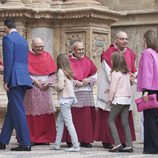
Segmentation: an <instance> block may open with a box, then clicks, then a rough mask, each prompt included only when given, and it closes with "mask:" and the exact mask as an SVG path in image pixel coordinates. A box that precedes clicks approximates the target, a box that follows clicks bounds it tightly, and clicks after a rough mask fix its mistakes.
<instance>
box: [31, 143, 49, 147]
mask: <svg viewBox="0 0 158 158" xmlns="http://www.w3.org/2000/svg"><path fill="white" fill-rule="evenodd" d="M35 145H49V143H33V142H32V143H31V146H35Z"/></svg>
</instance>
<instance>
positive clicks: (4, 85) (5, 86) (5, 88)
mask: <svg viewBox="0 0 158 158" xmlns="http://www.w3.org/2000/svg"><path fill="white" fill-rule="evenodd" d="M3 88H4V90H5V91H6V92H8V91H9V88H8V84H7V83H4V84H3Z"/></svg>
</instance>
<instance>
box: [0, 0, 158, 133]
mask: <svg viewBox="0 0 158 158" xmlns="http://www.w3.org/2000/svg"><path fill="white" fill-rule="evenodd" d="M6 17H15V18H16V21H17V29H18V31H19V32H21V33H22V34H23V35H24V36H25V37H26V39H27V40H28V42H29V45H30V44H31V41H32V39H33V38H34V37H41V38H42V39H43V40H44V42H45V49H46V50H47V51H49V52H50V53H51V54H52V56H53V57H54V58H56V56H57V55H58V54H59V53H61V52H66V53H69V51H70V49H71V43H73V41H74V40H77V39H79V40H81V41H83V42H84V43H85V48H86V53H87V55H88V56H89V57H90V58H91V59H92V60H93V61H94V62H95V63H96V65H97V67H98V69H99V66H100V54H101V52H102V50H104V49H106V48H107V47H108V46H109V44H110V43H111V42H112V41H113V37H114V34H115V33H116V32H117V31H118V30H124V31H126V32H127V34H128V36H129V37H128V38H129V47H130V48H132V49H133V50H134V51H135V52H136V53H137V62H138V60H139V55H140V53H141V51H142V50H143V46H142V41H143V40H142V39H143V34H144V32H145V31H146V30H148V29H152V30H154V31H155V32H156V33H158V18H157V17H158V0H139V1H137V0H1V1H0V30H3V20H4V19H5V18H6ZM2 37H3V33H1V32H0V56H1V57H2V41H1V40H2ZM2 83H3V82H2V75H0V118H2V116H3V115H4V113H5V110H6V101H7V99H6V94H5V92H4V90H3V87H2ZM94 93H96V91H95V92H94ZM135 116H137V117H135V122H136V131H138V132H139V123H138V122H139V121H140V119H139V117H138V114H137V112H135ZM0 120H1V121H2V119H0ZM0 124H1V123H0Z"/></svg>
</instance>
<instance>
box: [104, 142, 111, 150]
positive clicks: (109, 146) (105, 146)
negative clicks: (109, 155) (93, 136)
mask: <svg viewBox="0 0 158 158" xmlns="http://www.w3.org/2000/svg"><path fill="white" fill-rule="evenodd" d="M102 144H103V148H105V149H112V145H111V144H109V143H102Z"/></svg>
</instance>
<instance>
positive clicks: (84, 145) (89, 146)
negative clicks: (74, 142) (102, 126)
mask: <svg viewBox="0 0 158 158" xmlns="http://www.w3.org/2000/svg"><path fill="white" fill-rule="evenodd" d="M80 146H81V147H85V148H92V144H90V143H81V144H80Z"/></svg>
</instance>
